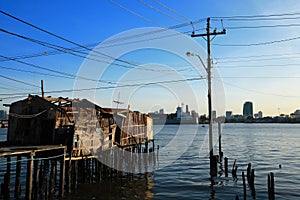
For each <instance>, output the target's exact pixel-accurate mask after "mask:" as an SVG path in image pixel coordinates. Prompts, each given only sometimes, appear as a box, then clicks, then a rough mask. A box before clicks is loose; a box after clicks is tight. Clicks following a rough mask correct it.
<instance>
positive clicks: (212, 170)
mask: <svg viewBox="0 0 300 200" xmlns="http://www.w3.org/2000/svg"><path fill="white" fill-rule="evenodd" d="M224 34H226V30H225V29H223V30H222V31H221V32H217V31H216V30H214V31H213V32H210V18H207V27H206V33H203V34H194V33H193V34H192V35H191V37H206V41H207V67H206V71H207V82H208V94H207V98H208V120H209V159H210V175H211V176H212V177H213V176H215V175H216V174H217V172H216V170H217V169H216V166H215V165H216V164H215V163H216V161H215V158H214V149H213V134H212V125H213V119H212V95H211V57H210V36H211V35H215V36H216V35H224Z"/></svg>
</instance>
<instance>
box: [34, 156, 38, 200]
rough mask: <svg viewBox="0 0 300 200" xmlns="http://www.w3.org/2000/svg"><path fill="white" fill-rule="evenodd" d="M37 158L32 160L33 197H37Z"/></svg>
mask: <svg viewBox="0 0 300 200" xmlns="http://www.w3.org/2000/svg"><path fill="white" fill-rule="evenodd" d="M38 185H39V160H34V161H33V199H38Z"/></svg>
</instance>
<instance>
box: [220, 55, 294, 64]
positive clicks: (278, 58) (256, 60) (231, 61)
mask: <svg viewBox="0 0 300 200" xmlns="http://www.w3.org/2000/svg"><path fill="white" fill-rule="evenodd" d="M285 59H290V60H291V59H300V57H284V56H282V57H275V58H261V59H233V60H226V61H217V63H216V64H219V63H242V62H258V61H269V60H285Z"/></svg>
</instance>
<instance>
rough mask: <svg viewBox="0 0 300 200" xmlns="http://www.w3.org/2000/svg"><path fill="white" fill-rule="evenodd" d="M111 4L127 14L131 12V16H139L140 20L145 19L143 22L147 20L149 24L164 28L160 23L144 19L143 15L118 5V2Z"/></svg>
mask: <svg viewBox="0 0 300 200" xmlns="http://www.w3.org/2000/svg"><path fill="white" fill-rule="evenodd" d="M109 2H110V3H112V4H114V5H116V6H118V7H120V8H122V9H123V10H126V11H127V12H129V13H131V14H133V15H135V16H137V17H139V18H141V19H143V20H145V21H147V22H149V23H151V24H154V25H156V26H161V27H163V26H162V25H160V24H159V23H157V22H155V21H153V20H151V19H148V18H146V17H144V16H143V15H140V14H138V13H136V12H134V11H132V10H130V9H129V8H127V7H125V6H123V5H121V4H119V3H117V2H115V1H113V0H109Z"/></svg>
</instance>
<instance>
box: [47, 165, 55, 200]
mask: <svg viewBox="0 0 300 200" xmlns="http://www.w3.org/2000/svg"><path fill="white" fill-rule="evenodd" d="M55 165H56V160H51V172H50V179H49V198H50V199H52V198H53V195H54V187H55V174H56V173H55Z"/></svg>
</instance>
